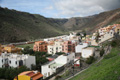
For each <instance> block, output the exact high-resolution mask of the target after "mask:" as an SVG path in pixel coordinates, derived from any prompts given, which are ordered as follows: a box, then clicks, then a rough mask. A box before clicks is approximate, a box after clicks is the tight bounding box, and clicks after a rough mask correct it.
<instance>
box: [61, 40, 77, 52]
mask: <svg viewBox="0 0 120 80" xmlns="http://www.w3.org/2000/svg"><path fill="white" fill-rule="evenodd" d="M75 46H76V42H72V41H64V42H63V44H62V52H65V53H70V52H75Z"/></svg>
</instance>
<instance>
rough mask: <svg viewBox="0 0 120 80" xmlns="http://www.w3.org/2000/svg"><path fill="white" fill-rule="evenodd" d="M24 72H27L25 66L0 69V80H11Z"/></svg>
mask: <svg viewBox="0 0 120 80" xmlns="http://www.w3.org/2000/svg"><path fill="white" fill-rule="evenodd" d="M24 71H29V69H28V68H27V67H26V66H21V67H20V68H0V79H9V80H13V79H14V78H15V77H16V76H17V75H18V74H20V73H21V72H24Z"/></svg>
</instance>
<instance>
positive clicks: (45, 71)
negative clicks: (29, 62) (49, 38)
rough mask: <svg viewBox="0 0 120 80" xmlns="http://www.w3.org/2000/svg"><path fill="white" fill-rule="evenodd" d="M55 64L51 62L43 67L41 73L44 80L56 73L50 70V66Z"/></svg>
mask: <svg viewBox="0 0 120 80" xmlns="http://www.w3.org/2000/svg"><path fill="white" fill-rule="evenodd" d="M53 63H54V62H50V63H49V64H46V65H42V66H41V73H42V74H43V79H45V78H46V77H49V76H50V75H52V74H53V73H54V71H53V70H52V69H51V68H50V65H51V64H53ZM49 73H50V75H49Z"/></svg>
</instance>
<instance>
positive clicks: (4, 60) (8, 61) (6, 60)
mask: <svg viewBox="0 0 120 80" xmlns="http://www.w3.org/2000/svg"><path fill="white" fill-rule="evenodd" d="M22 65H25V66H26V67H28V68H30V69H31V65H36V60H35V56H30V55H18V54H11V53H9V54H7V53H2V54H1V56H0V67H6V66H7V67H14V68H16V67H19V66H22Z"/></svg>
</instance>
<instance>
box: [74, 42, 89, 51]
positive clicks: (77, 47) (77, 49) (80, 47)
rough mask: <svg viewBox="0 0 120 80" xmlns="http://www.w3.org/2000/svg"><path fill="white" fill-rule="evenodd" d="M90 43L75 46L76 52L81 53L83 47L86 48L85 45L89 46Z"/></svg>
mask: <svg viewBox="0 0 120 80" xmlns="http://www.w3.org/2000/svg"><path fill="white" fill-rule="evenodd" d="M88 45H89V44H88V43H83V44H78V45H77V46H76V47H75V53H81V52H82V49H83V48H85V47H87V46H88Z"/></svg>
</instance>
